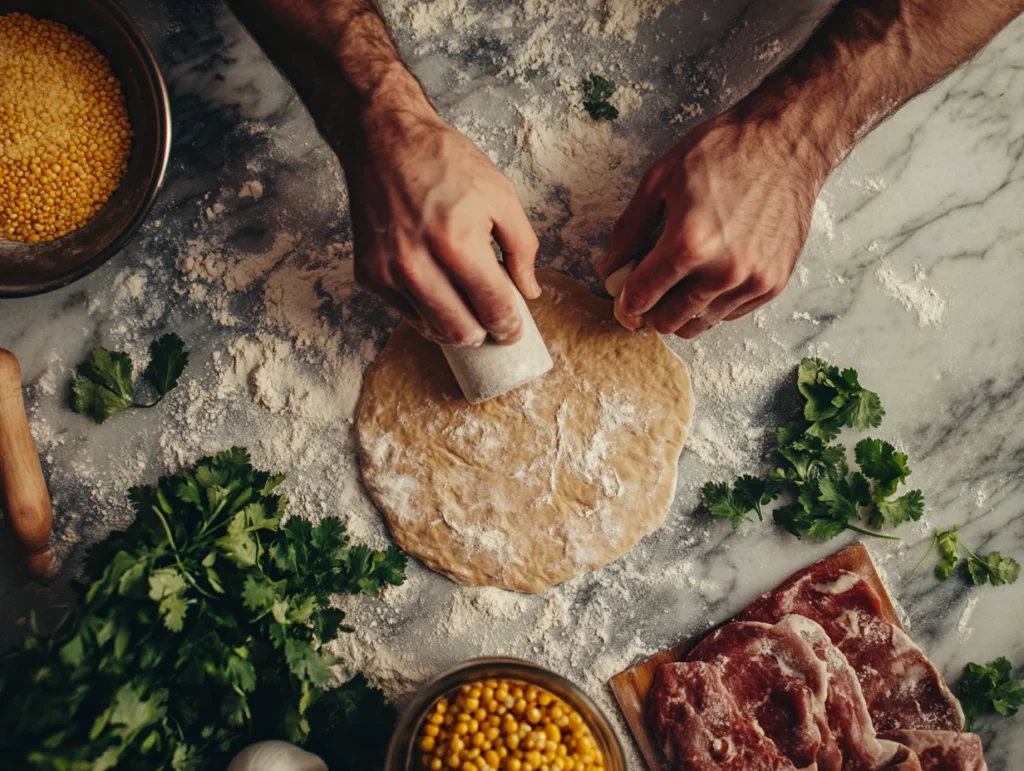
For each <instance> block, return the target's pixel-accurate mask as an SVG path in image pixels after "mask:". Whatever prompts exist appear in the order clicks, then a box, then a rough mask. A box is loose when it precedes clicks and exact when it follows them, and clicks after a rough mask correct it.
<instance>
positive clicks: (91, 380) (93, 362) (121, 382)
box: [71, 333, 188, 423]
mask: <svg viewBox="0 0 1024 771" xmlns="http://www.w3.org/2000/svg"><path fill="white" fill-rule="evenodd" d="M187 364H188V352H187V351H186V350H185V343H184V342H183V341H182V339H181V338H180V337H178V336H177V335H175V334H173V333H171V334H166V335H164V336H163V337H161V338H160V339H159V340H154V341H153V342H152V343H150V346H149V364H148V365H147V366H146V369H145V370H143V372H142V377H143V379H144V380H145V381H146V382H147V383H148V384H149V385H150V386H151V387H152V388H153V390H154V391H155V392H156V399H155V400H153V401H151V402H138V401H135V397H134V393H135V383H134V381H135V378H134V375H133V369H134V368H133V365H132V360H131V357H130V356H128V354H127V353H124V352H123V351H108V350H107V349H106V348H93V349H92V352H91V353H90V354H89V358H88V359H86V360H85V361H84V362H82V363H81V364H79V365H78V368H77V372H78V375H77V377H75V380H74V382H73V383H72V384H71V409H72V410H74V411H75V412H79V413H85V414H87V415H89V416H90V417H91V418H92V419H93V420H95V421H96V422H97V423H102V422H103V421H105V420H107V418H110V417H112V416H113V415H116V414H117V413H119V412H121V411H122V410H127V409H130V408H133V407H141V408H146V407H155V406H156V405H157V404H159V403H160V401H161V400H162V399H163V398H164V397H165V396H166V395H167V394H168V393H169V392H170V391H171V389H173V388H174V387H175V386H176V385H178V379H179V378H180V377H181V373H182V372H184V371H185V366H186V365H187Z"/></svg>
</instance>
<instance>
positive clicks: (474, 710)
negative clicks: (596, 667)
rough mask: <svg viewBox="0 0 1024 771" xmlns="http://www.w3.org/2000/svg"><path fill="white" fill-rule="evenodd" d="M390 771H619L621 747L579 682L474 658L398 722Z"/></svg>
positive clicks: (434, 685) (427, 689)
mask: <svg viewBox="0 0 1024 771" xmlns="http://www.w3.org/2000/svg"><path fill="white" fill-rule="evenodd" d="M386 767H387V769H388V771H442V769H444V770H447V771H450V770H451V769H457V770H458V771H506V770H508V771H560V770H563V769H569V770H570V771H622V770H623V769H625V765H624V761H623V755H622V748H621V745H620V744H619V742H618V739H617V738H616V737H615V734H614V733H613V732H612V730H611V727H610V725H609V723H608V721H607V719H606V718H605V716H604V715H603V714H602V713H601V711H600V710H599V709H598V707H597V706H596V705H595V704H594V703H593V702H592V701H591V700H590V699H589V697H587V696H586V694H584V693H583V692H582V691H581V690H580V689H579V688H577V687H576V686H575V685H574V684H572V683H571V682H569V681H568V680H565V679H564V678H562V677H560V676H558V675H556V674H554V673H553V672H549V671H548V670H545V669H543V668H541V667H538V666H535V665H533V664H530V663H528V662H525V661H519V660H517V659H500V658H485V659H474V660H472V661H469V662H466V663H465V664H462V665H460V666H459V667H456V668H455V669H453V670H451V671H450V672H447V673H445V674H443V675H440V676H439V677H437V678H435V679H434V680H432V681H431V682H429V683H427V684H426V685H425V686H424V687H423V688H422V689H421V690H420V692H419V693H418V694H417V695H416V697H415V698H414V699H413V702H412V703H411V704H410V705H409V707H408V708H407V709H406V711H405V712H404V713H403V715H402V717H401V719H400V720H399V725H398V728H397V730H396V732H395V735H394V738H393V739H392V742H391V746H390V748H389V751H388V762H387V765H386Z"/></svg>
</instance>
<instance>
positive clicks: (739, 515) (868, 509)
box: [701, 358, 924, 540]
mask: <svg viewBox="0 0 1024 771" xmlns="http://www.w3.org/2000/svg"><path fill="white" fill-rule="evenodd" d="M796 375H797V376H796V386H797V390H798V392H799V394H800V397H801V399H802V401H803V406H802V407H801V409H800V411H799V413H798V414H797V415H796V416H795V417H794V419H793V420H792V421H790V422H789V423H787V424H786V425H784V426H782V427H781V428H779V429H778V431H777V432H776V447H775V451H774V453H775V456H776V458H777V461H778V465H777V467H776V468H775V469H774V470H773V471H771V472H770V473H768V474H765V475H764V476H760V477H757V476H751V475H749V474H747V475H743V476H741V477H739V478H738V479H736V480H735V482H733V484H732V485H729V484H727V483H725V482H709V483H708V484H706V485H704V488H703V489H702V491H701V503H702V505H703V506H704V508H706V509H707V510H708V511H709V512H710V513H711V514H712V515H713V516H715V517H722V518H724V519H729V520H731V521H732V523H733V527H738V526H739V525H740V524H741V523H742V522H745V521H750V517H749V516H748V515H749V514H750V513H751V512H754V513H756V514H757V517H758V519H763V507H765V506H767V505H768V504H770V503H772V502H773V501H775V500H777V499H778V498H779V497H780V496H787V497H788V498H790V501H791V502H789V503H788V504H786V505H784V506H781V507H779V508H777V509H776V510H775V512H774V515H773V516H774V518H775V521H776V522H777V523H778V524H779V525H781V526H782V527H784V528H785V529H786V530H788V531H789V532H790V533H792V534H793V535H795V536H797V537H798V538H802V537H803V536H807V537H809V538H816V539H819V540H829V539H831V538H835V537H836V536H837V535H839V534H840V533H842V532H843V531H844V530H853V531H855V532H858V533H862V534H864V535H870V536H876V537H879V538H893V536H888V535H884V534H882V533H879V532H876V531H877V530H878V529H880V528H882V527H886V526H889V527H896V526H898V525H900V524H902V523H903V522H906V521H908V520H914V521H916V520H919V519H920V518H921V516H922V515H923V514H924V498H923V496H922V495H921V491H920V490H911V491H910V492H907V493H905V494H903V495H901V496H899V497H894V496H895V494H896V492H897V490H898V489H899V486H900V485H901V484H903V482H904V481H905V480H906V478H907V477H908V476H910V466H909V463H908V459H907V456H906V455H905V454H904V453H901V452H897V451H896V448H895V447H893V446H892V445H891V444H889V443H888V442H885V441H883V440H880V439H862V440H861V441H859V442H858V443H857V445H856V447H855V449H854V458H855V460H856V463H857V467H858V468H857V469H851V468H850V467H849V465H848V463H847V449H846V447H844V446H843V445H841V444H838V443H833V441H834V440H835V439H836V438H837V437H838V436H839V434H840V432H841V431H842V430H843V429H844V428H853V429H856V430H858V431H863V430H866V429H868V428H877V427H878V426H879V425H881V423H882V417H883V416H884V415H885V410H884V409H883V408H882V404H881V401H880V400H879V398H878V394H876V393H875V392H874V391H869V390H867V389H866V388H864V387H863V386H861V384H860V382H859V380H858V377H857V372H856V371H855V370H852V369H844V370H840V369H839V368H838V367H834V366H832V365H830V364H827V363H826V362H824V361H822V360H821V359H814V358H807V359H804V360H803V361H801V362H800V366H799V367H798V369H797V373H796ZM862 525H866V526H867V527H870V528H873V530H867V529H865V527H864V526H862Z"/></svg>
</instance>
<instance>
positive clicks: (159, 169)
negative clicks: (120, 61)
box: [0, 0, 172, 299]
mask: <svg viewBox="0 0 1024 771" xmlns="http://www.w3.org/2000/svg"><path fill="white" fill-rule="evenodd" d="M97 2H99V3H100V4H101V5H104V6H105V7H106V8H107V9H108V10H109V11H110V14H111V16H113V17H114V18H115V20H116V21H117V23H118V24H119V25H120V26H121V27H122V29H123V30H124V31H125V33H126V34H127V36H128V38H129V39H130V40H131V42H132V44H133V45H134V46H135V47H136V48H137V49H138V51H139V53H140V55H141V59H142V62H143V64H144V66H145V72H146V76H147V77H148V78H149V80H150V82H151V83H152V85H153V90H154V91H155V92H156V109H157V113H158V114H157V123H158V125H159V127H160V129H161V130H162V132H163V136H164V138H163V141H162V142H160V143H159V148H160V149H159V152H158V153H157V155H156V157H155V159H154V160H155V161H156V163H155V166H156V170H155V173H154V174H153V178H152V179H151V180H150V183H149V186H148V187H147V189H146V194H145V195H144V196H143V198H142V201H141V204H140V206H139V208H138V210H137V211H136V212H135V216H134V217H132V219H131V220H130V221H129V223H128V225H127V226H126V227H125V228H124V229H123V230H122V231H121V232H120V233H119V234H118V235H117V236H116V237H115V238H114V239H113V240H112V241H111V242H110V243H109V244H107V245H106V246H105V247H104V248H103V249H101V250H100V251H99V252H97V253H96V255H95V256H93V257H92V258H91V259H89V260H87V261H86V262H84V263H82V264H81V265H79V266H78V267H77V268H75V269H73V270H71V271H69V272H67V273H63V274H61V275H60V276H56V277H54V278H52V279H50V280H48V281H41V282H37V283H33V284H28V285H19V286H14V287H4V286H3V284H2V283H0V299H3V298H14V297H33V296H35V295H40V294H45V293H46V292H52V291H54V290H55V289H61V288H63V287H65V286H68V285H69V284H73V283H74V282H75V281H78V280H79V279H80V278H82V277H84V276H87V275H88V274H90V273H92V272H93V271H94V270H96V269H97V268H99V267H100V266H102V265H103V264H105V263H106V262H107V261H108V260H110V258H111V257H113V256H114V255H115V254H117V253H118V252H119V251H121V250H122V249H123V248H124V247H125V245H126V244H127V242H128V240H129V239H131V237H132V236H134V235H135V233H136V232H137V231H138V229H139V228H140V227H141V226H142V223H143V222H144V221H145V220H146V217H148V216H149V213H150V211H152V209H153V205H154V204H155V203H156V198H157V195H158V194H159V193H160V188H161V187H163V184H164V177H165V176H166V174H167V165H168V163H169V162H170V157H171V142H172V139H171V130H172V129H171V100H170V96H169V95H168V93H167V84H166V83H165V82H164V76H163V74H162V73H161V72H160V66H159V64H158V62H157V59H156V53H155V52H154V51H153V47H152V46H151V45H150V43H149V40H147V39H146V36H145V34H143V32H142V30H141V29H140V28H139V25H138V24H136V23H135V21H134V20H133V19H132V17H131V16H129V15H128V12H127V11H125V10H124V8H122V7H121V5H120V4H119V3H118V2H116V0H97Z"/></svg>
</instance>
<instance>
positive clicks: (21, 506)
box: [0, 348, 60, 578]
mask: <svg viewBox="0 0 1024 771" xmlns="http://www.w3.org/2000/svg"><path fill="white" fill-rule="evenodd" d="M0 504H2V508H3V511H4V519H5V522H6V523H7V529H8V530H10V531H11V533H12V534H13V535H14V540H15V542H16V543H17V545H18V550H19V552H20V553H21V558H22V562H23V563H24V565H25V570H26V571H28V573H29V575H31V576H32V577H33V578H50V577H52V576H53V575H55V574H56V573H57V569H58V568H59V567H60V563H59V562H58V561H57V556H56V555H55V554H54V553H53V548H52V547H51V546H50V534H51V531H52V528H53V509H52V508H51V506H50V494H49V492H47V489H46V480H45V479H44V478H43V469H42V467H41V466H40V465H39V455H38V454H37V452H36V445H35V441H33V439H32V431H31V430H30V429H29V426H28V416H27V415H26V414H25V400H24V398H23V397H22V394H21V367H19V366H18V360H17V359H16V358H15V357H14V354H13V353H11V352H10V351H5V350H4V349H3V348H0Z"/></svg>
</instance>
